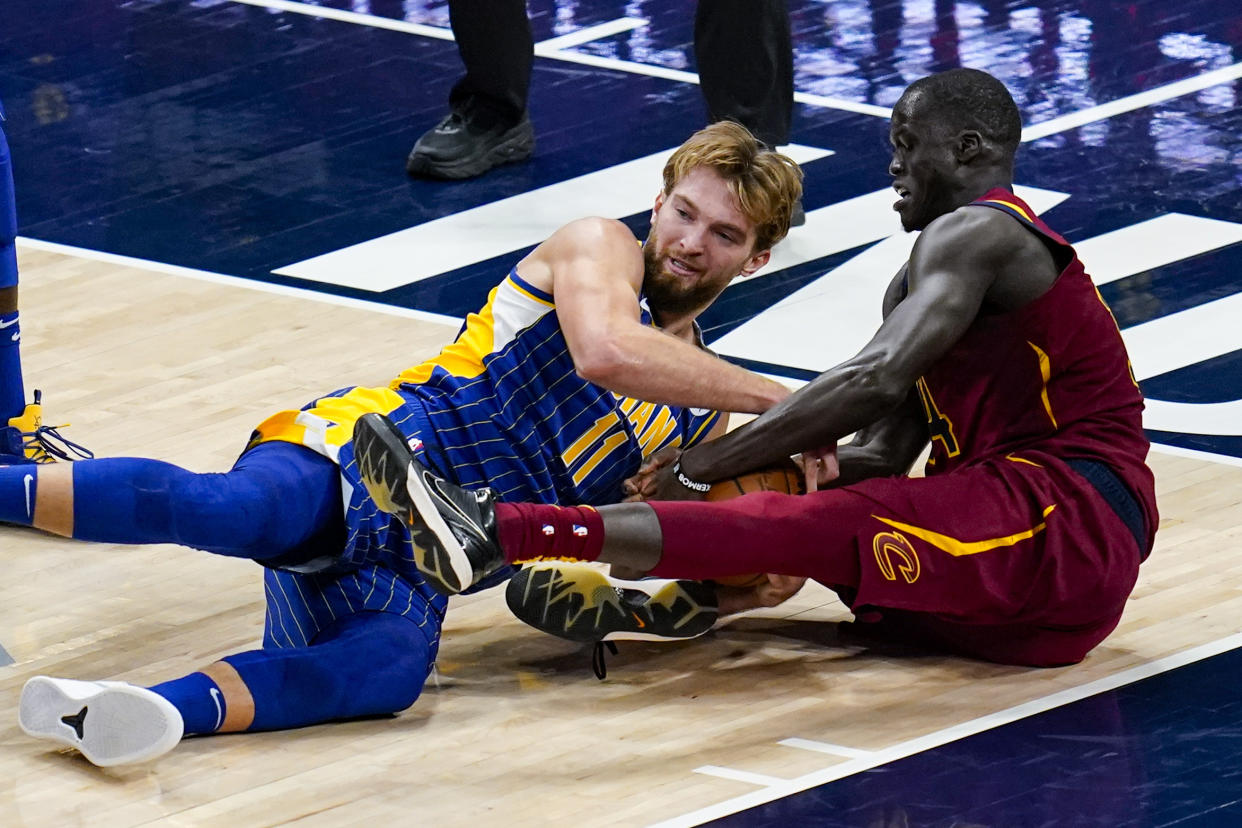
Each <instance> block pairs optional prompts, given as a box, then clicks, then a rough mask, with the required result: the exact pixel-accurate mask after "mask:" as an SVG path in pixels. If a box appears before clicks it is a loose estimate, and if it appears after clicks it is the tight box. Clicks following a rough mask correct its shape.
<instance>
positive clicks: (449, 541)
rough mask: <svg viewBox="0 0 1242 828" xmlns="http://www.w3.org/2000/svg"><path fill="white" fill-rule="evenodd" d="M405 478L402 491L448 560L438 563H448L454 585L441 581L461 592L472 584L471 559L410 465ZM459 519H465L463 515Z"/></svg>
mask: <svg viewBox="0 0 1242 828" xmlns="http://www.w3.org/2000/svg"><path fill="white" fill-rule="evenodd" d="M405 479H406V484H405V489H406V491H407V492H409V495H410V499H411V500H412V501H414V510H415V511H416V512H418V516H419V517H420V518H422V521H423V524H424V525H425V526H426V527H427V529H428V530H429V531H430V532H431V534H433V535H435V537H436V540H437V541H439V544H440V548H441V549H442V550H443V552H444V557H445V558H446V559H447V560H444V561H442V562H441V563H447V564H448V567H449V569H451V570H452V574H453V577H454V578H456V580H457V583H456V584H451V583H449V582H448V580H447V579H445V578H441V581H442V583H444V584H445V585H446V586H448V587H449V589H451V590H452V591H453V592H461V591H462V590H463V589H466V588H467V587H468V586H470V585H471V584H472V583H474V567H473V566H471V564H470V558H468V557H466V550H465V549H464V548H462V545H461V543H460V542H459V541H458V540H457V536H456V535H454V534H453V532H452V530H451V529H449V526H448V523H447V522H446V521H445V520H444V518H443V517H442V516H441V515H440V510H439V509H438V508H436V504H435V501H434V500H433V499H432V494H431V492H429V491H428V490H427V486H426V485H425V484H424V482H423V476H422V475H421V474H419V473H418V471H417V469H416V468H415V466H414V464H413V463H411V464H410V466H409V468H408V469H407V470H406V473H405ZM449 505H450V506H451V505H452V504H451V503H450V504H449ZM462 519H463V520H468V519H467V518H466V517H465V516H464V515H463V516H462ZM441 568H442V567H441Z"/></svg>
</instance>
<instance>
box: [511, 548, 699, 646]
mask: <svg viewBox="0 0 1242 828" xmlns="http://www.w3.org/2000/svg"><path fill="white" fill-rule="evenodd" d="M505 601H506V602H507V603H508V604H509V609H510V610H511V611H512V612H513V614H514V615H516V616H517V617H518V618H519V619H521V620H522V621H525V622H526V623H527V624H529V625H531V626H532V627H534V628H535V629H538V630H542V631H543V632H546V633H550V634H551V635H555V636H559V637H560V638H567V639H569V640H570V641H587V642H601V641H620V640H640V641H672V640H677V639H683V638H694V637H696V636H700V635H702V634H703V633H705V632H707V631H708V630H710V629H711V628H712V625H713V624H715V623H716V618H717V617H718V616H719V613H718V612H717V610H716V588H715V586H714V585H713V584H711V583H707V582H703V581H673V580H665V579H662V578H645V579H643V580H641V581H626V580H622V579H620V578H613V577H610V576H609V575H607V574H605V573H604V572H601V571H600V570H599V569H597V568H595V567H593V566H589V565H586V564H569V563H540V564H534V565H531V566H527V567H524V568H523V569H521V570H520V571H519V572H517V574H515V575H514V576H513V578H511V579H510V580H509V586H508V587H507V588H506V590H505Z"/></svg>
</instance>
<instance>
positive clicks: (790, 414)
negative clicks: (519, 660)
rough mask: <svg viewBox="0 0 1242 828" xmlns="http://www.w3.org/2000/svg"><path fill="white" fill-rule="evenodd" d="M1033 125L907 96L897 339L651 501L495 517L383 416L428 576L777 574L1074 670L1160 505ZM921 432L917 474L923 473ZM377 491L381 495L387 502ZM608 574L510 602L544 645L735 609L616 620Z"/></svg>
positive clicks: (684, 596) (646, 607)
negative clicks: (773, 483)
mask: <svg viewBox="0 0 1242 828" xmlns="http://www.w3.org/2000/svg"><path fill="white" fill-rule="evenodd" d="M1021 129H1022V125H1021V120H1020V117H1019V114H1018V109H1017V107H1016V105H1015V104H1014V102H1013V99H1012V97H1011V96H1010V95H1009V93H1008V91H1007V90H1006V89H1005V87H1004V86H1003V85H1002V84H1001V83H1000V82H999V81H997V80H996V79H995V78H993V77H992V76H990V75H988V74H986V73H984V72H981V71H977V70H973V69H955V70H951V71H948V72H944V73H941V74H937V75H933V76H930V77H927V78H923V79H921V80H919V81H916V82H915V83H913V84H912V85H911V86H910V87H909V88H907V89H906V91H905V93H904V94H903V95H902V97H901V99H900V101H898V103H897V106H896V107H895V109H894V112H893V116H892V122H891V126H890V132H889V135H890V140H891V142H892V145H893V154H892V161H891V162H890V164H889V173H890V174H891V175H892V177H893V187H894V189H895V190H896V191H897V193H898V196H899V199H898V201H897V203H896V204H895V205H894V209H895V210H896V211H897V213H898V214H899V215H900V216H901V223H902V226H903V227H904V228H905V229H906V230H907V231H912V230H921V231H923V232H922V234H921V236H920V237H919V239H918V240H917V242H916V243H915V245H914V249H913V252H912V253H911V255H910V260H909V262H908V263H907V265H906V267H904V268H903V269H902V271H901V272H900V273H899V274H898V275H897V277H896V278H895V279H894V280H893V282H892V283H891V284H890V285H889V288H888V290H887V292H886V295H885V297H884V308H883V310H884V322H883V324H882V325H881V326H880V328H879V330H878V331H877V332H876V334H875V336H874V337H873V338H872V340H871V341H870V342H869V343H868V344H867V345H866V346H865V347H864V348H863V349H862V350H861V351H860V352H859V353H858V355H857V356H855V357H854V358H852V359H850V360H848V361H846V362H844V363H842V364H841V365H838V366H837V367H835V368H832V369H831V370H829V371H826V372H825V373H823V374H821V375H820V376H819V377H817V378H816V379H814V380H813V381H811V382H810V383H808V384H807V385H806V386H805V387H803V388H802V389H801V390H799V391H798V392H797V393H795V394H793V395H792V396H790V397H788V398H787V399H786V400H785V401H784V402H782V403H780V404H778V405H777V406H775V407H774V408H772V409H770V410H769V411H768V412H767V413H765V414H763V415H762V416H760V417H759V418H757V419H756V420H754V421H752V422H751V423H749V424H747V425H745V426H743V427H741V428H739V429H737V430H735V431H733V432H731V433H730V434H728V435H725V436H724V437H722V438H720V439H717V440H714V441H711V442H708V443H704V444H702V445H700V446H697V447H695V448H692V449H689V450H687V451H685V452H684V453H681V454H680V456H672V455H670V456H666V457H664V458H662V460H661V462H656V463H651V464H649V467H648V468H646V469H645V471H644V472H642V473H640V477H639V478H638V479H637V480H636V481H635V482H634V487H635V490H636V491H637V492H638V493H639V494H641V495H644V496H647V497H651V498H653V499H652V500H651V502H634V503H624V504H618V505H614V506H604V507H601V508H600V509H598V510H593V509H589V508H558V507H554V506H531V505H527V504H503V503H502V504H496V505H495V506H494V512H493V510H492V508H491V507H480V506H477V505H476V504H478V503H479V502H480V501H479V500H478V499H476V498H475V497H473V493H470V492H463V491H461V490H456V491H454V490H452V489H451V488H450V487H448V486H447V485H446V484H443V483H442V482H441V481H438V480H436V479H434V478H433V477H431V476H429V475H428V474H427V473H426V472H425V471H423V470H422V469H420V468H419V467H417V465H416V464H411V462H410V458H409V457H408V456H407V455H408V451H403V446H402V445H400V444H394V443H393V441H391V440H386V432H385V426H384V423H382V422H376V421H370V422H368V423H366V424H365V425H362V426H360V429H361V430H362V431H368V430H369V431H370V432H371V433H370V435H369V436H370V440H369V442H370V443H371V445H372V447H371V449H370V452H369V453H370V455H371V457H372V459H373V461H374V462H373V466H375V467H377V468H378V465H377V464H378V463H379V461H380V460H383V461H384V462H385V464H386V469H388V470H389V472H388V473H389V477H390V479H389V481H388V484H387V488H391V489H393V490H394V491H395V496H392V497H389V498H388V499H387V501H386V500H385V499H383V498H380V497H378V496H377V497H376V499H377V501H379V502H381V503H384V502H389V503H390V505H391V506H392V508H393V513H394V514H398V515H401V516H403V517H404V518H405V519H406V520H407V521H408V522H409V523H410V524H411V526H412V527H414V528H415V530H416V531H417V532H419V533H421V537H422V538H423V542H424V545H425V546H427V548H428V550H429V552H428V568H429V569H438V570H440V571H441V572H450V573H455V574H453V575H452V576H451V577H450V578H448V579H447V580H449V581H452V580H453V579H460V581H461V582H462V583H463V588H464V586H466V585H468V584H469V583H470V582H472V581H474V580H476V579H477V578H478V577H481V575H482V574H484V573H486V572H487V571H489V570H490V569H491V568H494V567H498V566H500V565H502V564H503V563H504V562H505V561H510V562H514V561H532V560H539V559H551V558H556V559H560V560H565V559H572V560H584V561H588V560H598V561H605V562H610V563H614V564H620V565H623V566H626V567H630V568H635V569H639V570H647V571H650V572H651V574H653V575H655V576H659V577H660V578H678V579H708V578H711V577H713V576H727V575H736V574H742V573H747V572H756V571H760V572H773V573H780V574H784V575H789V576H805V577H809V578H813V579H815V580H816V581H819V582H820V583H823V584H825V585H827V586H829V587H831V588H833V589H834V590H836V592H837V593H838V594H839V595H840V596H841V597H842V599H843V600H844V601H845V602H846V603H847V604H848V605H849V606H850V608H851V610H852V611H853V612H854V614H855V616H856V617H857V618H858V620H859V621H860V622H861V624H860V626H862V627H864V628H870V629H873V630H875V631H877V632H883V633H887V634H892V635H894V636H896V637H898V638H899V639H900V640H903V641H906V642H915V643H920V644H924V645H930V646H933V647H936V648H938V649H948V650H950V651H954V652H958V653H962V654H966V655H970V656H974V657H978V658H983V659H988V660H991V661H997V662H1002V663H1008V664H1023V665H1040V666H1051V665H1060V664H1069V663H1073V662H1077V661H1079V660H1081V659H1082V658H1083V657H1084V656H1085V655H1086V654H1087V652H1088V651H1090V650H1091V648H1092V647H1094V646H1095V645H1097V644H1098V643H1099V642H1100V641H1101V640H1103V639H1104V637H1105V636H1107V635H1108V634H1109V633H1110V632H1111V631H1112V630H1113V629H1114V627H1116V625H1117V622H1118V620H1119V619H1120V617H1121V612H1122V609H1123V608H1124V606H1125V602H1126V598H1127V597H1128V596H1129V594H1130V592H1131V590H1132V589H1133V587H1134V583H1135V579H1136V578H1137V574H1138V567H1139V563H1140V562H1141V561H1142V560H1143V559H1144V558H1145V557H1146V556H1147V554H1148V553H1149V552H1150V550H1151V548H1152V542H1153V538H1154V534H1155V529H1156V524H1157V514H1156V502H1155V494H1154V488H1153V479H1152V474H1151V472H1150V470H1149V469H1148V468H1147V465H1146V463H1145V458H1146V455H1147V450H1148V442H1147V440H1146V438H1145V437H1144V434H1143V430H1142V420H1141V415H1142V409H1143V400H1142V395H1141V393H1140V391H1139V388H1138V385H1137V384H1136V382H1135V381H1134V379H1133V375H1132V373H1131V371H1130V368H1129V363H1128V360H1127V356H1126V351H1125V346H1124V344H1123V342H1122V338H1121V335H1120V332H1119V330H1118V328H1117V325H1116V322H1115V321H1114V320H1113V317H1112V315H1111V313H1110V312H1109V310H1108V308H1107V307H1106V306H1105V304H1104V302H1103V300H1102V299H1101V298H1100V295H1099V293H1098V292H1097V290H1096V288H1095V286H1094V285H1093V284H1092V282H1091V279H1090V278H1089V277H1088V276H1087V274H1086V272H1085V271H1084V269H1083V265H1082V263H1081V262H1079V260H1078V258H1077V256H1076V255H1075V253H1074V249H1073V248H1072V247H1071V246H1070V245H1069V243H1067V242H1066V241H1065V240H1064V239H1063V238H1062V237H1061V236H1059V235H1057V234H1056V233H1054V232H1053V231H1052V230H1051V229H1049V228H1048V226H1047V225H1046V224H1044V222H1043V221H1041V220H1040V219H1039V218H1037V217H1035V215H1034V213H1033V212H1032V211H1031V209H1030V208H1029V207H1028V206H1027V205H1026V204H1025V203H1024V202H1023V201H1022V200H1021V199H1019V198H1017V197H1016V196H1014V194H1013V192H1012V186H1013V168H1014V155H1015V152H1016V150H1017V147H1018V143H1019V139H1020V135H1021ZM848 434H855V435H856V436H855V437H854V439H853V441H852V442H850V443H849V444H848V445H843V446H841V448H840V450H839V451H834V450H833V449H832V448H831V447H833V446H835V445H836V443H837V441H838V440H839V439H841V438H843V437H844V436H845V435H848ZM929 441H930V442H931V445H932V449H931V455H930V458H929V459H928V461H927V466H926V474H925V476H924V477H922V478H911V477H908V476H906V474H907V472H908V471H909V470H910V467H911V466H912V465H913V463H914V461H915V460H916V459H917V457H918V456H919V454H920V453H921V451H922V450H923V449H924V448H925V447H926V445H927V443H928V442H929ZM824 447H829V448H824ZM797 452H804V453H805V454H806V456H808V457H811V458H817V462H820V461H822V462H823V465H824V467H825V468H828V469H830V471H828V472H826V473H825V474H823V475H822V480H821V481H820V482H822V483H824V484H825V486H824V487H823V488H821V489H820V490H819V491H816V492H813V493H810V494H807V495H803V496H792V495H782V494H773V493H760V494H752V495H746V496H744V497H739V498H736V499H734V500H730V501H725V502H719V503H697V502H687V501H693V500H695V499H698V498H701V496H702V494H701V493H702V492H703V491H704V490H706V488H708V484H710V483H712V482H713V481H719V480H724V479H727V478H730V477H734V476H736V475H739V474H742V473H743V472H747V471H751V470H754V469H757V468H762V467H766V466H770V465H772V464H774V463H776V462H777V461H780V460H781V459H783V458H787V457H789V456H790V455H792V454H795V453H797ZM674 454H675V453H674ZM393 469H400V470H401V471H400V473H399V475H398V476H399V479H398V480H394V479H392V474H393V472H392V470H393ZM381 476H382V475H379V474H376V475H373V477H375V478H376V479H375V480H373V481H372V482H373V484H374V485H375V486H376V487H377V488H380V489H385V488H386V485H385V483H384V481H382V480H380V479H378V478H379V477H381ZM834 476H835V479H831V480H829V478H833V477H834ZM385 493H388V492H385ZM433 580H435V579H433ZM440 580H441V583H443V581H444V580H445V579H440ZM603 580H606V579H605V576H603V575H602V574H600V573H599V572H598V571H597V570H596V569H595V568H593V567H582V566H580V565H579V566H576V567H575V566H573V565H566V564H552V565H546V564H545V565H540V566H537V567H532V568H528V569H527V570H525V571H524V573H523V578H522V579H521V580H519V581H518V583H517V584H515V585H514V586H513V587H511V588H510V596H511V599H512V598H513V596H514V593H515V590H517V591H518V592H520V593H521V595H520V596H519V597H518V598H517V599H516V600H511V602H510V605H511V606H514V608H515V610H516V611H517V612H518V614H519V616H520V617H522V618H523V619H524V620H527V621H528V622H529V623H534V624H535V625H536V626H538V627H540V628H541V629H545V630H547V631H549V632H553V633H556V634H559V635H563V636H565V637H571V638H578V639H584V638H585V639H590V638H594V639H595V640H604V639H606V638H608V637H609V636H611V635H614V634H617V633H618V632H621V633H625V632H634V631H638V630H639V629H640V628H646V631H653V632H657V633H659V634H660V635H662V636H668V637H673V636H678V635H681V636H683V637H684V636H689V635H694V634H698V633H700V632H702V631H703V630H705V629H706V628H708V627H710V624H711V622H712V621H714V619H715V617H716V614H717V612H718V608H717V607H716V606H714V605H713V602H712V599H711V596H710V590H701V589H700V590H695V589H693V588H691V586H690V584H688V583H686V582H681V581H663V582H661V581H654V582H632V583H627V584H622V585H619V586H621V587H622V589H621V590H620V591H619V592H618V593H617V595H618V597H619V600H618V601H616V602H613V601H611V600H605V601H603V602H602V603H601V600H600V598H599V597H598V596H599V594H600V590H598V589H597V587H598V586H600V585H601V584H600V581H603ZM661 583H662V584H665V585H668V584H673V585H677V586H678V588H677V589H673V588H671V587H668V586H665V587H659V586H656V585H657V584H661ZM636 584H645V586H641V587H639V586H636ZM450 588H451V584H450ZM604 592H606V590H605V591H604ZM656 605H659V606H658V607H657V606H656ZM635 609H637V610H641V611H639V612H637V613H636V612H634V610H635ZM657 610H658V611H657ZM688 617H692V618H693V619H694V621H693V622H692V623H688V624H687V623H685V621H684V619H686V618H688ZM635 618H637V619H638V620H637V621H634V620H633V619H635ZM660 619H666V620H664V621H663V622H661V623H657V624H656V625H655V626H656V627H658V629H656V630H651V627H652V621H653V620H655V621H660ZM671 619H679V620H678V621H677V622H674V621H673V620H671Z"/></svg>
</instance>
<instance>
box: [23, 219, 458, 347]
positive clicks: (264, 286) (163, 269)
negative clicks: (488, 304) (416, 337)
mask: <svg viewBox="0 0 1242 828" xmlns="http://www.w3.org/2000/svg"><path fill="white" fill-rule="evenodd" d="M17 244H18V246H19V247H26V248H29V249H31V250H42V251H45V252H48V253H61V254H64V255H66V256H77V257H79V258H83V259H93V260H95V261H97V262H104V263H106V264H114V265H120V266H122V267H132V268H135V269H138V270H147V271H151V272H154V273H163V274H166V275H169V276H184V277H186V278H189V279H198V280H199V281H203V282H214V283H215V284H218V285H228V286H230V287H239V288H247V289H249V290H257V291H260V292H262V293H273V294H276V295H277V296H292V297H296V298H298V299H310V300H313V301H316V302H323V303H325V304H329V305H340V306H342V307H346V308H355V309H359V310H369V311H376V312H378V313H384V314H388V315H389V316H404V317H406V318H407V319H417V320H419V321H421V322H434V323H436V324H439V325H452V326H454V327H460V325H461V322H462V317H459V316H448V315H446V314H440V313H431V312H430V311H421V310H415V309H413V308H403V307H401V306H400V305H386V304H384V303H383V302H370V301H367V300H365V299H354V298H351V297H349V296H336V295H334V294H331V293H324V292H322V291H318V290H311V289H309V288H298V287H290V286H288V285H277V284H272V283H271V282H262V281H259V280H258V279H247V278H244V277H242V276H228V275H225V274H223V273H212V272H211V271H208V270H197V269H195V268H192V267H182V266H180V265H172V264H165V263H163V262H156V261H152V260H151V259H135V258H133V257H131V256H121V255H119V254H116V253H104V252H103V251H101V250H90V249H88V248H85V247H73V246H71V245H67V244H59V243H57V242H49V241H43V240H41V239H32V238H29V237H27V236H18V237H17Z"/></svg>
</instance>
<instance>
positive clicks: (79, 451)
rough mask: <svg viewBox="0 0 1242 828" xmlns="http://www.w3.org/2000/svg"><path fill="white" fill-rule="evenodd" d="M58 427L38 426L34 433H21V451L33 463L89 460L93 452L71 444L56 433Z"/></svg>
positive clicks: (58, 432)
mask: <svg viewBox="0 0 1242 828" xmlns="http://www.w3.org/2000/svg"><path fill="white" fill-rule="evenodd" d="M67 425H68V423H65V425H60V426H46V425H39V426H37V427H36V428H35V430H34V431H23V432H22V449H23V451H25V453H26V456H27V457H28V458H30V460H31V461H32V462H34V463H40V464H44V463H55V462H56V461H57V460H68V461H73V460H90V459H93V458H94V457H95V452H93V451H91V450H90V449H88V448H86V447H85V446H82V445H79V444H78V443H75V442H73V441H72V440H70V439H69V438H68V437H66V436H64V435H63V434H61V433H60V431H58V429H61V428H65V427H66V426H67Z"/></svg>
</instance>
